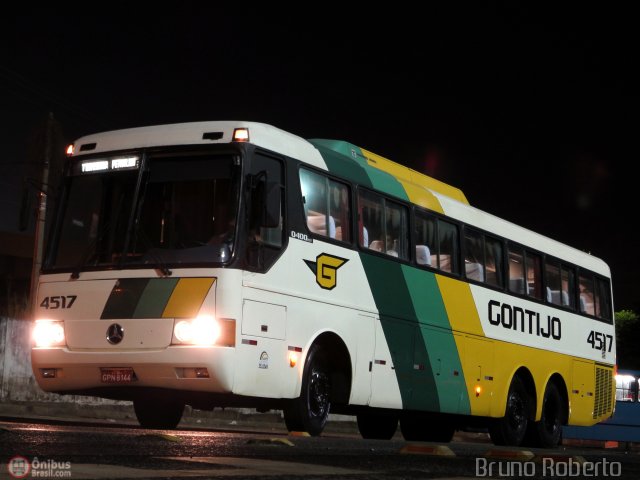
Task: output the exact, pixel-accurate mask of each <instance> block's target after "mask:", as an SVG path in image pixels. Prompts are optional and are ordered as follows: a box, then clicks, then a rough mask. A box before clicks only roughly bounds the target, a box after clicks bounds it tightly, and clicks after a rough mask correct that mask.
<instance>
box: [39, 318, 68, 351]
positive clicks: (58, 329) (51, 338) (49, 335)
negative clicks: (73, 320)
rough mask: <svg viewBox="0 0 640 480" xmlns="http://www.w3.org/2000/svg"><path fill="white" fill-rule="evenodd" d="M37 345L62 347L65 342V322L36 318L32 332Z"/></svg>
mask: <svg viewBox="0 0 640 480" xmlns="http://www.w3.org/2000/svg"><path fill="white" fill-rule="evenodd" d="M31 336H32V338H33V341H34V343H35V345H36V347H60V346H63V345H64V344H65V338H64V323H63V322H57V321H54V320H36V324H35V326H34V327H33V332H32V334H31Z"/></svg>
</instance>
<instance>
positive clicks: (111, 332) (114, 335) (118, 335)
mask: <svg viewBox="0 0 640 480" xmlns="http://www.w3.org/2000/svg"><path fill="white" fill-rule="evenodd" d="M123 338H124V328H122V326H121V325H119V324H117V323H112V324H111V325H109V328H107V341H108V342H109V343H110V344H111V345H117V344H118V343H120V342H121V341H122V339H123Z"/></svg>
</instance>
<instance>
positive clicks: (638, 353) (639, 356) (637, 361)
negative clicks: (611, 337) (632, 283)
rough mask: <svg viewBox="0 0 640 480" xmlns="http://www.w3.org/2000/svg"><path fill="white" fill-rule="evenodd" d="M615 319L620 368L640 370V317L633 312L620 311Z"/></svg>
mask: <svg viewBox="0 0 640 480" xmlns="http://www.w3.org/2000/svg"><path fill="white" fill-rule="evenodd" d="M615 317H616V342H617V354H618V355H617V359H616V360H617V363H618V368H619V369H620V370H640V348H638V342H640V316H638V314H637V313H636V312H634V311H633V310H620V311H619V312H616V314H615Z"/></svg>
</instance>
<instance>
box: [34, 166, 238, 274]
mask: <svg viewBox="0 0 640 480" xmlns="http://www.w3.org/2000/svg"><path fill="white" fill-rule="evenodd" d="M100 162H103V163H102V165H103V166H104V167H103V168H99V167H100V165H101V163H100ZM115 162H116V160H114V159H107V160H101V159H99V160H95V159H93V160H91V162H90V163H89V162H88V161H86V162H84V164H83V163H82V162H79V163H78V164H77V165H75V166H74V169H73V173H72V175H71V176H70V177H69V178H68V180H67V182H68V183H67V188H66V201H65V202H64V203H63V206H62V212H61V215H60V217H59V218H60V222H59V226H58V232H55V233H54V235H53V238H54V243H53V248H52V249H51V255H50V257H49V261H48V263H47V265H46V268H53V269H72V270H74V271H75V270H77V271H80V270H82V269H85V268H86V269H95V268H113V267H122V266H123V265H125V264H126V265H140V266H144V265H146V266H150V267H152V268H161V269H164V268H166V267H168V266H171V265H176V264H178V265H179V264H212V263H224V262H226V261H228V260H229V259H230V257H231V255H232V253H233V249H234V245H235V237H236V235H235V234H236V228H235V226H236V224H237V222H236V219H237V211H238V204H239V182H240V171H239V170H240V167H239V165H238V163H239V162H237V161H235V162H234V158H233V156H231V155H211V154H209V155H171V156H167V155H163V156H150V157H149V158H147V159H146V161H145V162H144V165H145V166H144V167H143V169H138V168H129V169H127V168H122V169H121V168H113V167H111V165H114V164H115ZM88 165H98V167H91V168H87V166H88ZM116 165H117V164H116ZM139 177H140V178H139ZM138 185H139V188H138ZM136 192H138V193H137V194H136Z"/></svg>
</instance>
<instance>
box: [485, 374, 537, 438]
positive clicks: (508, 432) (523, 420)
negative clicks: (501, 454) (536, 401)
mask: <svg viewBox="0 0 640 480" xmlns="http://www.w3.org/2000/svg"><path fill="white" fill-rule="evenodd" d="M530 405H531V401H530V397H529V394H528V393H527V390H526V388H525V386H524V384H523V383H522V380H520V378H519V377H517V376H516V377H513V380H512V381H511V385H510V386H509V394H508V395H507V406H506V408H505V414H504V417H502V418H496V419H494V420H493V421H492V422H491V423H490V424H489V435H490V436H491V441H493V443H494V444H496V445H513V446H518V445H520V444H522V441H523V440H524V438H525V435H526V433H527V426H528V424H529V416H530V412H531V406H530Z"/></svg>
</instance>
